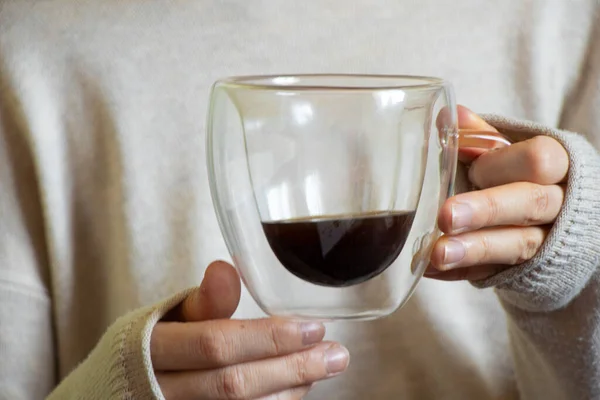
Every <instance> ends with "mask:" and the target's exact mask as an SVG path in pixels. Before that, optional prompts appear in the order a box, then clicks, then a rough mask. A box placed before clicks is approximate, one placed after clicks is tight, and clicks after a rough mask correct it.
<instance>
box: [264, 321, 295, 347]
mask: <svg viewBox="0 0 600 400" xmlns="http://www.w3.org/2000/svg"><path fill="white" fill-rule="evenodd" d="M267 329H268V332H269V341H270V342H271V346H272V349H273V353H274V354H282V353H283V352H284V351H285V349H286V347H288V346H286V342H287V340H288V339H289V338H290V337H291V336H292V335H294V334H295V333H296V332H292V329H293V327H292V326H290V324H269V325H268V326H267Z"/></svg>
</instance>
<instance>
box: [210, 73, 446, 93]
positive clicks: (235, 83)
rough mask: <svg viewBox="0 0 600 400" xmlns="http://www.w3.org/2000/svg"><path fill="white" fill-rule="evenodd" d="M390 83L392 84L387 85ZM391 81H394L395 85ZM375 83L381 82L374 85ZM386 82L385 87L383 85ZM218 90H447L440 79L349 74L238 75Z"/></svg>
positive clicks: (222, 83) (444, 83)
mask: <svg viewBox="0 0 600 400" xmlns="http://www.w3.org/2000/svg"><path fill="white" fill-rule="evenodd" d="M336 79H340V80H341V79H356V80H357V81H360V80H362V81H364V82H365V83H364V84H357V85H339V84H334V83H332V82H331V81H332V80H336ZM302 80H305V81H306V80H319V81H323V83H322V84H321V83H318V84H315V83H314V82H313V83H311V84H303V83H301V81H302ZM389 81H392V83H391V84H390V83H389ZM393 81H397V82H398V83H397V84H394V83H393ZM377 82H382V83H381V84H377ZM384 82H385V84H384ZM216 85H218V86H226V87H231V88H237V89H249V90H252V89H254V90H269V91H270V90H273V91H307V90H327V91H385V90H426V89H440V88H443V87H446V86H447V85H448V82H447V81H445V80H444V79H442V78H437V77H433V76H421V75H388V74H352V73H308V74H305V73H302V74H268V75H239V76H230V77H226V78H222V79H219V80H218V81H217V82H216Z"/></svg>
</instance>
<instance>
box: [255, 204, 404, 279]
mask: <svg viewBox="0 0 600 400" xmlns="http://www.w3.org/2000/svg"><path fill="white" fill-rule="evenodd" d="M414 217H415V212H414V211H409V212H378V213H370V214H362V215H358V216H353V215H348V216H330V217H327V216H325V217H318V218H313V217H311V218H306V219H290V220H283V221H273V222H263V224H262V226H263V230H264V232H265V235H266V237H267V240H268V242H269V245H270V246H271V249H272V250H273V252H274V253H275V255H276V256H277V258H278V259H279V261H280V262H281V264H283V266H284V267H285V268H286V269H287V270H288V271H290V272H291V273H292V274H294V275H296V276H297V277H299V278H301V279H303V280H305V281H307V282H311V283H314V284H317V285H323V286H333V287H344V286H350V285H356V284H358V283H361V282H364V281H366V280H368V279H371V278H373V277H375V276H377V275H379V274H381V273H382V272H383V271H385V269H386V268H387V267H389V266H390V264H392V262H394V260H395V259H396V258H397V257H398V255H399V254H400V252H401V251H402V248H403V247H404V243H405V242H406V239H407V237H408V234H409V233H410V229H411V227H412V223H413V220H414Z"/></svg>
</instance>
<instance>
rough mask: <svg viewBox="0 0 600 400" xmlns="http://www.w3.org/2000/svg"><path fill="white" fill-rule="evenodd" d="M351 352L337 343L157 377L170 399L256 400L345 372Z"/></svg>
mask: <svg viewBox="0 0 600 400" xmlns="http://www.w3.org/2000/svg"><path fill="white" fill-rule="evenodd" d="M348 361H349V355H348V351H347V350H346V349H345V348H344V347H342V346H340V345H338V344H334V343H323V344H320V345H318V346H315V347H313V348H311V349H309V350H306V351H303V352H299V353H293V354H290V355H288V356H285V357H277V358H272V359H267V360H261V361H255V362H251V363H244V364H236V365H233V366H229V367H225V368H220V369H216V370H208V371H200V372H198V371H186V372H176V373H166V374H157V379H158V382H159V384H160V387H161V390H162V392H163V394H164V395H165V397H166V398H167V399H171V398H172V399H180V400H188V399H189V400H191V399H198V398H200V399H255V398H260V397H261V396H267V395H269V394H272V393H277V392H282V391H285V390H290V389H292V388H296V387H298V386H305V385H310V384H312V383H313V382H316V381H319V380H322V379H326V378H329V377H333V376H335V375H338V374H340V373H341V372H343V371H344V370H345V369H346V368H347V366H348Z"/></svg>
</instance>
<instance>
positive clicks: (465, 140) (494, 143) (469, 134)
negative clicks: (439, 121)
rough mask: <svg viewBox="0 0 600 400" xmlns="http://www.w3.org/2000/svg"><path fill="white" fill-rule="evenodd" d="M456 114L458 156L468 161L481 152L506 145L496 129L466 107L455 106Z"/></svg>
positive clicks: (461, 159)
mask: <svg viewBox="0 0 600 400" xmlns="http://www.w3.org/2000/svg"><path fill="white" fill-rule="evenodd" d="M457 116H458V127H459V135H458V139H459V140H458V146H459V148H458V158H459V160H460V161H462V162H464V163H470V162H471V161H473V160H474V159H475V158H477V157H479V156H480V155H481V154H483V153H485V152H487V151H489V150H491V149H497V148H500V147H503V146H506V143H508V142H507V141H506V140H505V139H504V138H503V137H502V135H500V133H498V130H496V128H494V127H493V126H491V125H490V124H488V123H487V122H486V121H485V120H484V119H483V118H481V117H480V116H479V115H477V114H476V113H474V112H473V111H471V110H469V109H468V108H467V107H464V106H460V105H459V106H458V107H457Z"/></svg>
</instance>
